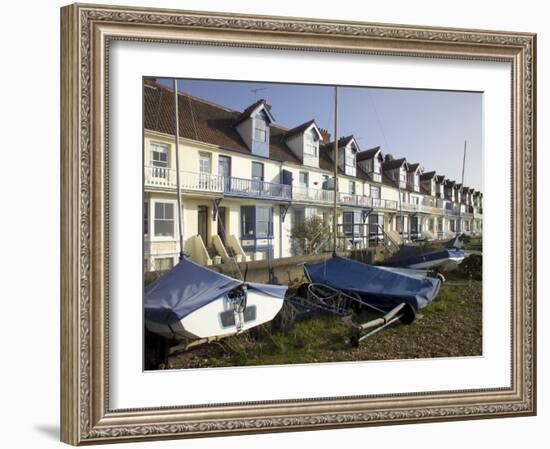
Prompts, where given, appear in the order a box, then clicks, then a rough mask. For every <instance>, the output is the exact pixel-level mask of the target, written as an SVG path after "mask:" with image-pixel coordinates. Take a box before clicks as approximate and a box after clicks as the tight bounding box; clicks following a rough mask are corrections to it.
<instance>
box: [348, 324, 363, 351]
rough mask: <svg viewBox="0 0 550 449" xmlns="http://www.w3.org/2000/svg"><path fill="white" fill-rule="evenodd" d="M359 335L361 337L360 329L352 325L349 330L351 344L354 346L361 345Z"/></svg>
mask: <svg viewBox="0 0 550 449" xmlns="http://www.w3.org/2000/svg"><path fill="white" fill-rule="evenodd" d="M359 337H360V332H359V329H358V328H357V327H355V326H352V327H351V329H350V331H349V344H350V345H351V347H352V348H358V347H359Z"/></svg>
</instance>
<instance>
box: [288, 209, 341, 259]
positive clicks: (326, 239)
mask: <svg viewBox="0 0 550 449" xmlns="http://www.w3.org/2000/svg"><path fill="white" fill-rule="evenodd" d="M290 238H291V239H292V247H293V250H294V254H313V253H315V252H319V251H323V250H327V248H329V247H330V242H331V232H330V227H329V224H328V222H327V221H326V220H323V218H322V217H320V216H317V215H313V216H311V217H308V218H306V219H305V220H303V221H301V222H299V223H295V224H294V225H293V226H292V230H291V232H290Z"/></svg>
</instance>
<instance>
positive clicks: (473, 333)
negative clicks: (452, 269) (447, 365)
mask: <svg viewBox="0 0 550 449" xmlns="http://www.w3.org/2000/svg"><path fill="white" fill-rule="evenodd" d="M481 295H482V284H481V282H479V281H464V280H457V281H449V282H447V283H445V284H444V285H443V287H442V288H441V291H440V294H439V296H438V297H437V298H436V299H435V300H434V301H433V302H432V303H431V304H429V305H428V306H426V307H425V308H424V309H422V310H421V311H420V314H419V315H418V316H417V319H416V320H415V321H414V322H413V323H412V324H410V325H404V324H401V323H398V324H395V325H393V326H391V327H389V328H387V329H385V330H383V331H381V332H379V333H378V334H375V335H373V336H372V337H370V338H368V339H367V340H365V341H364V342H362V343H361V344H360V346H359V347H358V348H352V347H351V345H350V342H349V341H350V340H349V328H350V325H349V322H346V321H343V320H341V319H338V318H334V317H329V316H317V317H315V318H310V319H307V320H303V321H301V322H299V323H296V324H295V325H294V326H293V327H292V328H291V329H289V330H286V331H285V332H272V331H271V326H269V325H265V326H263V327H261V328H260V329H259V331H258V332H257V335H252V334H250V333H247V334H243V335H240V336H237V337H231V338H227V339H225V340H223V341H222V342H219V343H215V344H210V345H205V346H202V347H199V348H197V349H195V350H192V351H189V352H187V353H180V354H175V355H173V356H171V357H170V358H169V360H168V364H167V368H169V369H170V368H172V369H173V368H177V369H180V368H204V367H221V366H251V365H271V364H291V363H321V362H337V361H360V360H392V359H411V358H432V357H460V356H462V357H464V356H480V355H482V338H481V336H482V300H481ZM371 318H372V316H370V317H368V319H371ZM355 319H356V320H357V319H360V320H362V321H364V320H365V317H364V316H360V317H356V318H355Z"/></svg>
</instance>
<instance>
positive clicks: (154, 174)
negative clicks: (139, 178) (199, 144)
mask: <svg viewBox="0 0 550 449" xmlns="http://www.w3.org/2000/svg"><path fill="white" fill-rule="evenodd" d="M145 185H147V186H155V187H168V188H176V187H177V176H176V170H175V169H172V168H164V167H145ZM180 186H181V188H182V190H186V191H201V192H223V176H218V175H212V174H210V173H196V172H188V171H181V170H180Z"/></svg>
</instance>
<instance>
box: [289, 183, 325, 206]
mask: <svg viewBox="0 0 550 449" xmlns="http://www.w3.org/2000/svg"><path fill="white" fill-rule="evenodd" d="M292 200H293V201H305V202H308V201H312V202H316V203H332V202H333V201H334V192H333V191H332V190H326V189H314V188H311V187H306V186H293V187H292Z"/></svg>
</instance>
